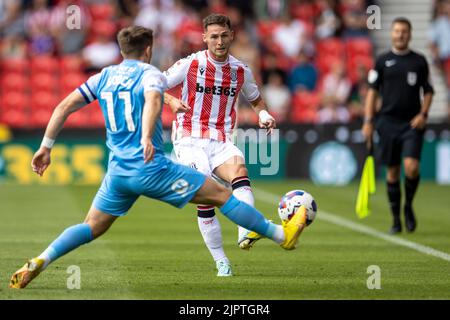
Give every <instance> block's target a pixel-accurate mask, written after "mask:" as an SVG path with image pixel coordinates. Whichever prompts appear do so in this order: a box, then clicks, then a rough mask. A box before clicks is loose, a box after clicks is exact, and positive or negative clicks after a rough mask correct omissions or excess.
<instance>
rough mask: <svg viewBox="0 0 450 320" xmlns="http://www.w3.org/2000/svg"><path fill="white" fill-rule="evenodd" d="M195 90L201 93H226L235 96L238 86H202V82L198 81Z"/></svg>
mask: <svg viewBox="0 0 450 320" xmlns="http://www.w3.org/2000/svg"><path fill="white" fill-rule="evenodd" d="M195 91H197V92H200V93H203V92H204V93H206V94H211V93H212V94H216V95H219V96H221V95H226V96H230V97H234V96H235V95H236V88H228V87H223V86H212V87H206V86H202V85H201V84H200V83H198V82H197V85H196V88H195Z"/></svg>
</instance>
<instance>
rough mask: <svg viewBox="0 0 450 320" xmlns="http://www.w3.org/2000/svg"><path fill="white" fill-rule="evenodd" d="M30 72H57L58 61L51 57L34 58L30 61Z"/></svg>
mask: <svg viewBox="0 0 450 320" xmlns="http://www.w3.org/2000/svg"><path fill="white" fill-rule="evenodd" d="M31 72H32V73H39V72H47V73H56V72H59V63H58V59H57V58H55V57H52V56H35V57H33V58H32V59H31Z"/></svg>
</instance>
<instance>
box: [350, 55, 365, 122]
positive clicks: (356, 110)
mask: <svg viewBox="0 0 450 320" xmlns="http://www.w3.org/2000/svg"><path fill="white" fill-rule="evenodd" d="M368 89H369V86H368V84H367V69H366V67H365V66H364V65H361V64H360V65H358V66H357V78H356V81H355V83H354V84H353V85H352V89H351V91H350V98H349V101H348V105H349V107H348V108H349V112H350V116H351V119H352V120H360V119H362V118H364V101H365V99H366V94H367V90H368Z"/></svg>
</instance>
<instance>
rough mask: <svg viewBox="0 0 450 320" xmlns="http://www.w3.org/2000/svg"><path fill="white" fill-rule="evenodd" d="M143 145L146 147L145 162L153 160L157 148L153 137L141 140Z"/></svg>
mask: <svg viewBox="0 0 450 320" xmlns="http://www.w3.org/2000/svg"><path fill="white" fill-rule="evenodd" d="M141 145H142V147H143V148H144V163H147V162H150V161H152V160H153V156H154V155H155V148H153V144H152V141H151V139H143V140H141Z"/></svg>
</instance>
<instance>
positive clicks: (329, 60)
mask: <svg viewBox="0 0 450 320" xmlns="http://www.w3.org/2000/svg"><path fill="white" fill-rule="evenodd" d="M342 59H343V58H340V57H337V56H335V55H319V56H318V57H317V59H316V63H315V64H316V67H317V70H318V71H319V75H320V76H321V77H323V76H324V75H326V74H327V73H328V72H329V71H330V70H331V68H332V66H333V65H334V64H336V63H338V62H341V61H342Z"/></svg>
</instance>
